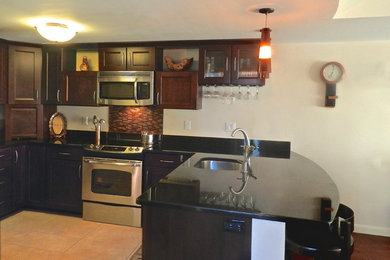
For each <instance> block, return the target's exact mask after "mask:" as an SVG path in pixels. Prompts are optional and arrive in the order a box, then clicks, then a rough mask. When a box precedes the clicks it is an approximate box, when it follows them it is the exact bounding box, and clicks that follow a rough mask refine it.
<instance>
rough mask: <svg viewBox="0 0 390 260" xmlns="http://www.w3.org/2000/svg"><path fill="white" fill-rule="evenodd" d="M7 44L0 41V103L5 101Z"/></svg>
mask: <svg viewBox="0 0 390 260" xmlns="http://www.w3.org/2000/svg"><path fill="white" fill-rule="evenodd" d="M7 76H8V46H7V45H6V44H5V43H0V104H5V103H7V88H8V86H7V82H8V81H7Z"/></svg>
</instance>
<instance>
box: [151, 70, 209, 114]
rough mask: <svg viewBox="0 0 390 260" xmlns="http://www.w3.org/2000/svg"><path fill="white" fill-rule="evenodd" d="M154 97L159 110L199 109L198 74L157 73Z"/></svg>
mask: <svg viewBox="0 0 390 260" xmlns="http://www.w3.org/2000/svg"><path fill="white" fill-rule="evenodd" d="M156 95H157V98H156V100H157V105H158V106H159V107H160V108H174V109H199V108H201V95H200V93H199V88H198V72H196V71H195V72H181V71H180V72H157V82H156Z"/></svg>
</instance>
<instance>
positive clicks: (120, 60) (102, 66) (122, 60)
mask: <svg viewBox="0 0 390 260" xmlns="http://www.w3.org/2000/svg"><path fill="white" fill-rule="evenodd" d="M99 70H106V71H123V70H126V48H100V49H99Z"/></svg>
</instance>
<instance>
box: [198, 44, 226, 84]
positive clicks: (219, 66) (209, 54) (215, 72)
mask: <svg viewBox="0 0 390 260" xmlns="http://www.w3.org/2000/svg"><path fill="white" fill-rule="evenodd" d="M230 71H231V48H230V46H205V47H200V48H199V84H201V85H205V84H230Z"/></svg>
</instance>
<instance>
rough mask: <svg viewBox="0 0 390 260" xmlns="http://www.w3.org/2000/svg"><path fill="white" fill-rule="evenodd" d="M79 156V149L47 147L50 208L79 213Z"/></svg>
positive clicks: (80, 151) (80, 203) (80, 155)
mask: <svg viewBox="0 0 390 260" xmlns="http://www.w3.org/2000/svg"><path fill="white" fill-rule="evenodd" d="M81 157H82V150H81V149H69V148H63V147H59V148H49V153H48V156H47V159H48V160H47V161H48V168H47V176H48V205H49V208H50V209H54V210H64V211H71V212H76V213H81V208H82V202H81ZM76 158H77V159H76Z"/></svg>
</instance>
